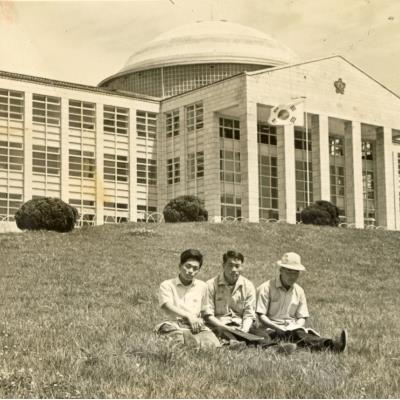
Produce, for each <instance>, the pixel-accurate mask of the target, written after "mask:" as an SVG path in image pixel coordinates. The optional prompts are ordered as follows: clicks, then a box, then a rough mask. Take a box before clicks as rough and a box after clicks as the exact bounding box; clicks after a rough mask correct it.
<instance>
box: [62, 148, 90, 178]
mask: <svg viewBox="0 0 400 400" xmlns="http://www.w3.org/2000/svg"><path fill="white" fill-rule="evenodd" d="M74 152H75V154H74ZM78 152H79V153H80V154H78ZM85 153H86V154H85ZM88 153H90V154H88ZM71 158H80V161H79V162H77V161H71ZM85 161H90V162H85ZM71 162H72V164H73V165H79V166H80V169H71ZM87 166H89V167H93V170H91V169H90V168H89V169H88V170H85V168H84V167H87ZM71 171H80V175H77V174H76V175H74V174H71ZM85 174H86V175H85ZM87 175H89V176H87ZM90 175H92V176H90ZM68 176H69V177H70V178H75V179H81V180H82V179H90V180H94V179H95V178H96V158H95V152H94V151H88V150H75V149H69V152H68Z"/></svg>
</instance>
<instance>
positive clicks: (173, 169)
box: [167, 157, 181, 185]
mask: <svg viewBox="0 0 400 400" xmlns="http://www.w3.org/2000/svg"><path fill="white" fill-rule="evenodd" d="M180 181H181V171H180V157H173V158H168V159H167V184H168V185H174V184H176V183H179V182H180Z"/></svg>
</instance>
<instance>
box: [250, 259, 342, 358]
mask: <svg viewBox="0 0 400 400" xmlns="http://www.w3.org/2000/svg"><path fill="white" fill-rule="evenodd" d="M277 265H278V266H279V274H278V276H277V277H276V278H275V279H271V280H269V281H267V282H265V283H263V284H262V285H261V286H260V287H258V289H257V305H256V312H257V315H258V318H259V321H260V323H261V325H262V326H263V327H264V329H266V332H267V333H268V334H269V335H270V337H271V338H272V339H279V340H283V341H288V342H293V343H296V344H297V346H300V347H307V348H309V349H311V350H325V349H327V350H331V351H333V352H337V353H340V352H343V351H344V350H345V349H346V345H347V333H346V331H345V330H343V331H342V333H341V335H340V337H339V338H338V339H336V340H332V339H327V338H322V337H320V336H319V335H318V334H317V333H316V332H315V331H314V330H312V329H310V328H308V329H307V328H305V327H304V326H305V322H306V319H307V318H308V317H309V313H308V308H307V302H306V297H305V294H304V290H303V289H302V288H301V287H300V286H299V285H298V284H297V283H296V281H297V279H298V278H299V275H300V272H301V271H305V270H306V269H305V267H304V266H303V265H302V264H301V259H300V256H299V255H298V254H296V253H286V254H284V255H283V257H282V259H281V260H279V261H277Z"/></svg>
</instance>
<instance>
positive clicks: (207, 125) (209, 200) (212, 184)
mask: <svg viewBox="0 0 400 400" xmlns="http://www.w3.org/2000/svg"><path fill="white" fill-rule="evenodd" d="M205 110H207V108H206V107H205ZM204 137H207V140H205V141H204V193H205V196H204V197H205V208H206V210H207V211H208V220H209V221H210V222H221V179H220V165H219V164H220V155H219V153H220V139H219V114H218V113H216V112H207V113H204Z"/></svg>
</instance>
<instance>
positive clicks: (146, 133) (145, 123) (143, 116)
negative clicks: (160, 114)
mask: <svg viewBox="0 0 400 400" xmlns="http://www.w3.org/2000/svg"><path fill="white" fill-rule="evenodd" d="M136 136H137V137H138V138H140V139H147V140H156V139H157V113H155V112H152V111H144V110H136Z"/></svg>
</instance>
